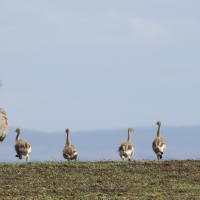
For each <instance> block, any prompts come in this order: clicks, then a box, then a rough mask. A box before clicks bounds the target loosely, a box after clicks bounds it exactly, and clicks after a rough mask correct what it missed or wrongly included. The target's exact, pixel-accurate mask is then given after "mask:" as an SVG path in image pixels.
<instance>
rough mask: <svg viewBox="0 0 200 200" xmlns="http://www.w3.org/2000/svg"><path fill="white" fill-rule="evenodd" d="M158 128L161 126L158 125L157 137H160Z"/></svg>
mask: <svg viewBox="0 0 200 200" xmlns="http://www.w3.org/2000/svg"><path fill="white" fill-rule="evenodd" d="M160 127H161V125H158V131H157V137H160Z"/></svg>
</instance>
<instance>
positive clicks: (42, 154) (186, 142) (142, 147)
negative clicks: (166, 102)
mask: <svg viewBox="0 0 200 200" xmlns="http://www.w3.org/2000/svg"><path fill="white" fill-rule="evenodd" d="M156 131H157V127H154V128H135V130H134V132H133V133H132V143H133V145H134V146H135V155H134V159H136V160H152V159H155V158H156V156H155V154H154V153H153V151H152V147H151V143H152V141H153V139H154V138H155V136H156ZM161 131H162V135H163V137H164V138H165V139H166V142H167V151H166V153H165V154H164V156H163V158H164V159H198V158H199V157H200V147H199V141H200V127H170V128H169V127H167V128H163V129H162V130H161ZM15 136H16V134H15V132H14V129H13V128H12V127H11V128H10V131H9V134H8V135H7V138H6V139H5V140H4V142H3V143H2V144H0V152H1V157H0V162H19V161H20V160H18V159H17V158H15V151H14V143H15ZM20 138H21V139H26V140H28V141H30V142H31V144H32V154H31V158H30V160H31V161H45V160H56V161H60V160H64V159H63V157H62V150H63V147H64V145H65V140H66V133H65V131H63V132H53V133H42V132H39V131H33V130H24V129H21V135H20ZM126 138H127V130H126V129H124V130H112V131H111V130H109V131H106V130H105V131H103V130H101V131H93V132H91V131H90V132H73V130H71V142H72V143H73V144H75V145H76V147H77V150H78V152H79V157H78V160H81V161H85V160H87V161H97V160H120V157H119V155H118V152H117V149H118V146H119V145H120V144H121V142H123V141H124V140H126ZM22 161H23V162H24V161H25V159H23V160H22ZM20 162H21V161H20Z"/></svg>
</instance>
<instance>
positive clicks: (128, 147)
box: [118, 128, 135, 161]
mask: <svg viewBox="0 0 200 200" xmlns="http://www.w3.org/2000/svg"><path fill="white" fill-rule="evenodd" d="M132 131H133V129H132V128H129V129H128V139H127V141H125V142H123V143H122V144H121V145H120V147H119V149H118V152H119V155H120V157H121V158H122V160H125V158H128V160H129V161H131V158H132V156H133V154H134V151H135V149H134V147H133V145H132V144H131V132H132Z"/></svg>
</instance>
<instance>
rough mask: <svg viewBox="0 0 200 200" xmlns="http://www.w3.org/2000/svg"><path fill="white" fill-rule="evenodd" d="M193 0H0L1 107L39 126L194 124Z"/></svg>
mask: <svg viewBox="0 0 200 200" xmlns="http://www.w3.org/2000/svg"><path fill="white" fill-rule="evenodd" d="M199 8H200V2H199V1H198V0H193V1H188V0H187V1H186V0H176V1H174V0H169V1H160V0H157V1H156V0H152V1H149V0H146V1H119V0H111V1H107V0H101V1H64V0H61V1H50V0H46V1H45V0H43V1H39V0H34V1H25V0H24V1H14V0H12V1H10V0H2V1H0V80H2V82H3V84H2V87H1V89H0V107H2V108H3V109H5V110H6V112H7V113H8V117H9V121H10V125H11V126H13V127H22V128H26V129H34V130H39V131H45V132H52V131H57V130H58V131H63V130H64V129H65V128H67V127H69V128H71V129H72V130H75V131H79V130H84V131H87V130H99V129H101V130H105V129H118V128H120V129H121V128H125V129H127V127H129V126H131V127H133V128H134V127H147V126H155V123H156V121H157V120H158V119H159V120H161V121H162V124H163V125H165V126H185V125H190V126H192V125H200V106H199V102H200V92H199V84H200V78H199V75H200V67H199V64H200V56H199V53H200V40H199V35H200V26H199V21H200V12H199Z"/></svg>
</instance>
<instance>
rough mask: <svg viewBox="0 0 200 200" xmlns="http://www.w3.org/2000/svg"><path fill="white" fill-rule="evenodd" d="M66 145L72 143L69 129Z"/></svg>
mask: <svg viewBox="0 0 200 200" xmlns="http://www.w3.org/2000/svg"><path fill="white" fill-rule="evenodd" d="M66 145H70V137H69V131H68V132H67V139H66Z"/></svg>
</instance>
